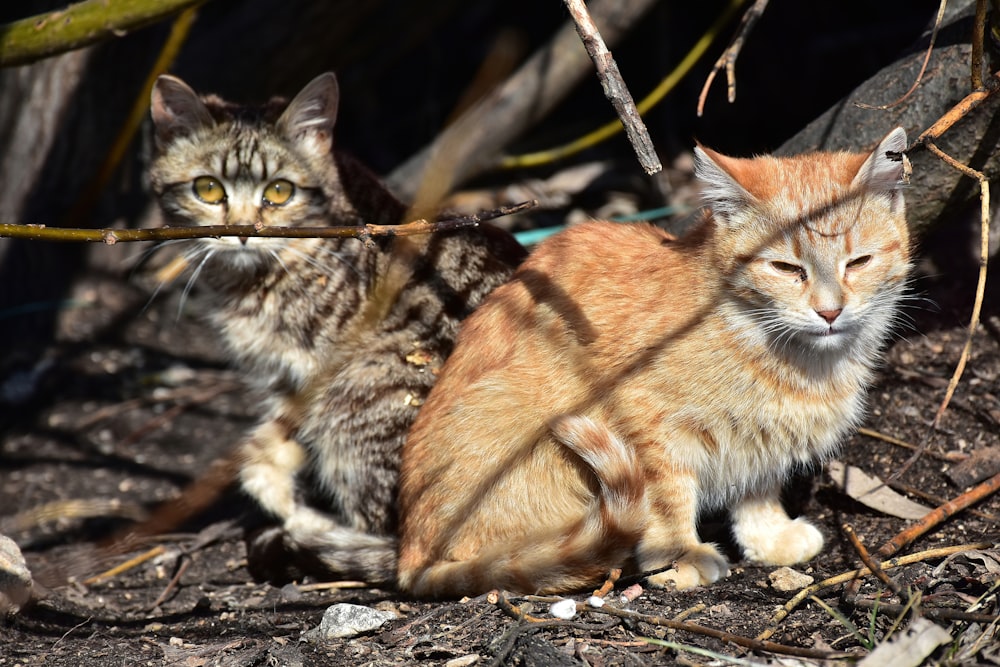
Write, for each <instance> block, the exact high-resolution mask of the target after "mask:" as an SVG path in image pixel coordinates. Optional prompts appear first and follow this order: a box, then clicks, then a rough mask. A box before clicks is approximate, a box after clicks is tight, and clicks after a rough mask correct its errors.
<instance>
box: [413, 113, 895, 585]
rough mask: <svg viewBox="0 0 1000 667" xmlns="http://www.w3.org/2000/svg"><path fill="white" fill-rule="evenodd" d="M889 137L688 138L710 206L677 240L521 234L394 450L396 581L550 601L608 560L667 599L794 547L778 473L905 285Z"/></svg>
mask: <svg viewBox="0 0 1000 667" xmlns="http://www.w3.org/2000/svg"><path fill="white" fill-rule="evenodd" d="M905 148H906V134H905V133H904V131H903V130H902V129H896V130H894V131H893V132H892V133H890V134H889V135H888V136H887V137H886V138H885V139H884V140H883V141H882V142H881V143H880V144H879V145H878V147H877V148H876V149H875V150H874V152H872V153H871V154H867V153H864V154H855V153H815V154H809V155H801V156H797V157H791V158H776V157H769V156H765V157H758V158H752V159H737V158H730V157H725V156H723V155H719V154H718V153H715V152H713V151H710V150H707V149H703V148H698V149H697V150H696V153H697V165H698V169H697V173H698V176H699V178H700V180H701V182H702V184H703V185H704V196H705V199H706V202H707V203H708V204H709V205H710V206H711V211H712V213H711V215H706V217H705V220H704V221H703V222H702V223H701V224H700V226H699V227H698V228H696V229H695V230H694V231H693V232H692V233H690V234H688V235H687V236H685V237H684V238H681V239H676V238H674V237H672V236H670V235H668V234H666V233H665V232H663V231H661V230H659V229H657V228H654V227H652V226H649V225H645V224H642V225H622V224H614V223H609V222H592V223H588V224H584V225H580V226H577V227H573V228H571V229H569V230H567V231H566V232H564V233H562V234H560V235H558V236H555V237H553V238H551V239H550V240H549V241H547V242H546V243H544V244H542V245H541V246H540V247H539V248H538V249H537V250H536V251H535V253H534V254H533V255H532V256H531V257H530V258H529V259H528V260H527V261H526V262H525V263H524V264H523V265H522V266H521V268H520V269H519V270H518V271H517V272H516V273H515V274H514V276H513V278H512V280H511V281H510V282H509V283H507V284H505V285H503V286H501V287H500V288H499V289H497V290H496V291H495V292H493V294H492V295H491V296H490V297H489V298H488V299H487V300H486V302H485V303H484V304H483V305H482V306H481V307H480V308H479V310H477V311H476V312H475V313H474V314H473V315H472V316H471V317H470V318H469V319H468V320H467V321H466V324H465V325H464V327H463V329H462V331H461V332H460V334H459V338H458V343H457V347H456V349H455V351H454V353H453V354H452V356H451V357H450V358H449V359H448V361H447V363H446V364H445V366H444V369H443V371H442V375H441V377H440V379H439V380H438V382H437V384H436V385H435V387H434V389H433V391H432V392H431V394H430V397H429V398H428V400H427V402H426V404H425V405H424V407H423V409H422V410H421V412H420V414H419V415H418V417H417V420H416V422H415V423H414V426H413V428H412V430H411V431H410V434H409V436H408V439H407V442H406V444H405V445H404V452H403V468H402V481H401V492H400V493H401V495H400V502H401V512H402V537H401V545H400V560H399V584H400V586H401V587H402V588H403V589H405V590H407V591H409V592H410V593H412V594H414V595H417V596H460V595H471V594H476V593H480V592H483V591H486V590H489V589H491V588H502V589H507V590H513V591H519V592H522V593H528V592H563V591H572V590H578V589H582V588H584V587H587V586H591V585H594V584H595V583H598V582H600V581H601V580H602V579H603V578H604V577H605V576H606V574H607V572H608V571H609V570H610V569H611V568H614V567H621V566H625V567H627V568H628V567H631V569H633V570H635V569H638V570H639V571H642V572H649V571H655V570H659V571H658V572H655V573H653V574H651V575H650V576H649V577H648V581H649V583H650V584H652V585H654V586H665V585H668V584H670V585H675V586H677V587H678V588H686V587H690V586H696V585H699V584H708V583H711V582H713V581H715V580H717V579H719V578H720V577H723V576H726V575H727V574H728V567H727V563H726V560H725V559H724V558H723V556H722V555H720V554H719V552H718V551H717V550H716V548H715V547H714V546H713V545H711V544H706V543H703V542H701V541H699V539H698V534H697V532H696V528H695V524H696V520H697V517H698V514H699V513H700V512H701V511H704V510H710V509H714V508H721V507H725V508H729V509H730V512H731V515H732V520H733V533H734V537H735V539H736V542H737V543H738V544H739V545H740V546H741V547H742V549H743V550H744V552H745V554H746V556H747V558H749V559H750V560H752V561H757V562H761V563H768V564H791V563H798V562H802V561H806V560H809V559H810V558H812V557H813V556H815V555H816V554H817V553H818V552H819V550H820V549H821V547H822V546H823V537H822V535H821V534H820V532H819V530H818V529H817V528H816V527H815V526H813V525H812V524H811V523H809V522H807V521H806V520H804V519H801V518H799V519H791V518H789V516H788V515H787V514H786V513H785V511H784V509H783V508H782V506H781V502H780V499H779V493H780V489H781V486H782V483H783V482H784V481H785V480H786V478H787V477H788V475H789V473H790V472H791V471H793V470H794V469H798V468H803V467H806V466H809V465H810V464H813V463H814V462H816V461H818V460H822V459H824V458H826V457H828V456H830V455H831V453H832V452H834V451H835V448H836V446H837V444H838V443H839V442H840V440H841V439H842V438H843V437H844V435H845V434H846V433H847V432H848V431H849V430H850V429H851V428H853V427H854V426H855V425H856V424H857V423H858V422H859V420H860V419H861V418H862V416H863V413H864V403H865V388H866V386H867V385H868V384H869V383H870V382H871V380H872V367H873V366H874V365H875V363H876V362H877V359H878V356H879V353H880V350H881V348H882V345H883V343H884V341H885V339H886V336H887V334H888V332H889V329H890V327H891V325H892V324H893V322H894V319H895V313H896V307H897V304H898V302H899V300H900V298H901V296H902V293H903V291H904V288H905V283H906V276H907V270H908V262H909V245H910V244H909V238H908V232H907V226H906V219H905V214H904V204H903V198H902V194H901V193H900V191H899V185H900V181H901V179H902V177H903V169H902V162H901V161H900V159H899V156H898V155H887V153H889V152H893V153H898V152H900V151H902V150H904V149H905Z"/></svg>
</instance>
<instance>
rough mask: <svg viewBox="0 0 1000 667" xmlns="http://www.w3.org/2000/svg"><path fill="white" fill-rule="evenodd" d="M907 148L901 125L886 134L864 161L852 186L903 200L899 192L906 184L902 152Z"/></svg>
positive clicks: (904, 132)
mask: <svg viewBox="0 0 1000 667" xmlns="http://www.w3.org/2000/svg"><path fill="white" fill-rule="evenodd" d="M905 150H906V131H905V130H903V128H901V127H897V128H896V129H895V130H893V131H892V132H890V133H889V134H887V135H885V138H884V139H882V141H880V142H879V144H878V146H876V147H875V150H873V151H872V152H871V155H869V156H868V158H867V159H866V160H865V161H864V163H863V164H862V165H861V168H860V169H858V173H857V174H856V175H855V176H854V180H853V181H852V182H851V185H852V186H855V187H863V188H865V189H866V190H868V191H870V192H884V193H886V194H889V195H890V196H891V197H893V200H894V201H899V202H902V200H903V197H902V194H901V193H900V192H899V189H900V187H902V186H903V185H905V169H904V163H903V156H902V152H903V151H905Z"/></svg>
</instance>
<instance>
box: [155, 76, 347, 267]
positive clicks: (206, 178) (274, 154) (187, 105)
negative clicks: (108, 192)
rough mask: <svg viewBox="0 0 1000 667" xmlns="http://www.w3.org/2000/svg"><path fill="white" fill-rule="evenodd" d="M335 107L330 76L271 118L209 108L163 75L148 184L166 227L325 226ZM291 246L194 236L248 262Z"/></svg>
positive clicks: (220, 252) (287, 242) (332, 172)
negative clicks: (155, 147) (167, 223)
mask: <svg viewBox="0 0 1000 667" xmlns="http://www.w3.org/2000/svg"><path fill="white" fill-rule="evenodd" d="M336 104H337V90H336V82H335V80H334V79H333V78H332V76H329V77H320V78H318V79H316V80H315V81H313V82H312V83H311V84H309V86H307V87H306V88H305V89H304V90H303V91H302V92H301V93H300V94H299V95H298V96H297V97H296V98H295V99H294V100H293V101H292V102H291V104H289V106H288V108H287V109H286V110H285V112H284V113H283V114H282V115H281V116H280V118H278V119H277V120H276V121H274V120H270V121H269V120H268V119H267V118H266V117H265V115H264V114H262V113H248V112H246V111H242V112H235V113H234V112H233V111H232V110H227V109H225V108H224V107H223V106H222V105H221V104H220V103H217V102H213V101H212V100H208V103H207V104H206V102H204V101H202V100H201V99H199V98H198V96H197V95H196V94H195V93H194V92H193V91H192V90H191V89H190V88H188V87H187V85H186V84H184V83H183V82H181V81H180V80H179V79H174V78H172V77H161V78H160V80H159V81H158V82H157V85H156V88H155V89H154V93H153V105H152V110H153V120H154V123H155V126H156V136H157V145H158V149H159V156H158V158H157V159H156V161H155V162H154V164H153V166H152V169H151V180H152V183H153V187H154V190H155V191H156V192H157V194H158V196H159V199H160V205H161V207H162V208H163V210H164V212H165V213H166V214H167V216H168V218H169V221H170V223H171V224H175V225H186V226H206V225H255V226H257V227H258V228H260V227H269V226H288V227H318V226H323V225H327V224H329V221H328V211H329V188H330V185H331V182H333V183H335V182H336V171H335V168H334V166H333V161H332V157H331V139H330V137H331V132H332V127H333V123H334V121H335V115H336ZM290 243H291V240H290V239H279V238H245V237H236V236H224V237H219V238H217V239H204V240H202V241H201V244H202V247H203V248H209V249H211V252H212V253H213V254H215V255H216V256H223V257H225V258H226V260H227V261H229V262H232V263H234V264H236V265H248V266H249V265H253V264H256V263H259V262H262V261H266V260H267V258H268V257H274V258H278V253H280V252H281V251H282V250H283V249H285V248H287V247H288V246H289V245H290ZM300 243H301V242H300Z"/></svg>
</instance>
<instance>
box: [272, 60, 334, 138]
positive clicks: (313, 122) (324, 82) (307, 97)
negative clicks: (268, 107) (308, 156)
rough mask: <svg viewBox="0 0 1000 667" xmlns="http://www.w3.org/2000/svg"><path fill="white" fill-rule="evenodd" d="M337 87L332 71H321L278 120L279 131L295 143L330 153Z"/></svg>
mask: <svg viewBox="0 0 1000 667" xmlns="http://www.w3.org/2000/svg"><path fill="white" fill-rule="evenodd" d="M339 103H340V87H339V86H338V85H337V77H336V76H334V74H333V72H327V73H325V74H320V75H319V76H318V77H316V78H315V79H313V80H312V81H310V82H309V84H308V85H306V87H305V88H303V89H302V92H300V93H299V94H298V95H296V96H295V99H293V100H292V101H291V103H290V104H289V105H288V108H287V109H285V112H284V113H283V114H281V118H279V119H278V130H279V131H280V132H281V133H282V134H284V135H285V137H287V138H288V139H290V140H292V141H295V142H302V141H304V142H307V143H308V144H309V148H310V149H311V150H313V151H318V152H329V151H330V149H331V148H333V126H334V125H335V124H336V122H337V105H338V104H339Z"/></svg>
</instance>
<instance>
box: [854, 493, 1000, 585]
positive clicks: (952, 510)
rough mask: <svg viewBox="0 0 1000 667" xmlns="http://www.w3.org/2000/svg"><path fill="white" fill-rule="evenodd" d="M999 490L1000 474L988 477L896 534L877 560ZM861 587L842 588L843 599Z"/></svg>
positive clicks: (878, 552)
mask: <svg viewBox="0 0 1000 667" xmlns="http://www.w3.org/2000/svg"><path fill="white" fill-rule="evenodd" d="M998 489H1000V474H996V475H994V476H993V477H990V478H989V479H988V480H986V481H985V482H982V483H981V484H978V485H976V486H974V487H972V488H971V489H969V490H968V491H966V492H965V493H963V494H961V495H959V496H956V497H955V498H953V499H952V500H949V501H948V502H946V503H944V504H943V505H941V506H939V507H937V508H935V509H933V510H931V511H930V512H928V513H927V514H925V515H924V516H923V518H921V519H919V520H918V521H917V522H916V523H914V524H913V525H912V526H909V527H908V528H906V529H904V530H902V531H901V532H899V533H897V534H896V536H895V537H893V538H892V539H891V540H889V541H888V542H886V543H885V544H883V545H882V547H881V548H880V549H879V550H878V551H877V552H876V555H877V556H878V557H879V558H888V557H889V556H892V555H893V554H894V553H896V552H897V551H899V550H900V549H902V548H903V547H905V546H906V545H908V544H909V543H910V542H913V541H914V540H916V539H917V538H918V537H920V536H921V535H923V534H924V533H926V532H927V531H929V530H931V529H932V528H934V527H936V526H937V525H939V524H941V523H943V522H944V521H945V520H947V519H949V518H951V517H952V516H954V515H955V514H958V513H959V512H961V511H962V510H964V509H965V508H966V507H969V506H970V505H974V504H975V503H978V502H979V501H980V500H983V499H984V498H986V497H988V496H990V495H992V494H994V493H996V492H997V490H998ZM860 587H861V581H860V580H856V581H852V582H851V583H850V584H848V585H847V586H846V587H845V588H844V599H845V600H850V599H851V598H853V597H855V596H856V595H857V594H858V589H859V588H860Z"/></svg>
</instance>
